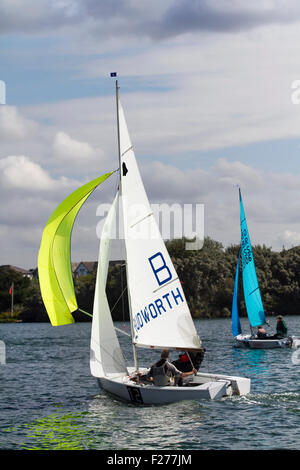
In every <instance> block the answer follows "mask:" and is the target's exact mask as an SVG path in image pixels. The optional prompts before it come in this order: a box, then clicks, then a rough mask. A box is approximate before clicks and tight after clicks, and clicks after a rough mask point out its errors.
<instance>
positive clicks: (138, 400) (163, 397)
mask: <svg viewBox="0 0 300 470" xmlns="http://www.w3.org/2000/svg"><path fill="white" fill-rule="evenodd" d="M140 371H141V372H142V373H143V372H144V373H146V372H147V369H144V370H143V369H140ZM132 372H133V369H132ZM129 373H130V370H129ZM98 382H99V385H100V387H101V388H102V389H103V390H105V391H106V392H109V393H111V394H112V395H114V396H115V397H116V398H118V399H120V400H122V401H125V402H131V403H134V404H139V405H159V404H167V403H174V402H178V401H182V400H200V399H206V400H217V399H220V398H222V397H226V396H232V395H247V394H248V393H250V379H247V378H244V377H232V376H226V375H219V374H206V373H198V374H197V375H196V376H193V381H192V384H191V383H190V384H189V385H188V386H183V387H178V386H176V387H175V386H166V387H157V386H154V385H152V384H147V385H144V384H138V383H136V382H134V381H133V380H132V376H128V375H126V376H120V375H118V376H115V377H98Z"/></svg>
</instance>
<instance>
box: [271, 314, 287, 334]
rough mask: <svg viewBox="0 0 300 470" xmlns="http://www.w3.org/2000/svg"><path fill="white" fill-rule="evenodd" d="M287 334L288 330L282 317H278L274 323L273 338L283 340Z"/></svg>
mask: <svg viewBox="0 0 300 470" xmlns="http://www.w3.org/2000/svg"><path fill="white" fill-rule="evenodd" d="M287 332H288V329H287V326H286V324H285V321H284V320H283V317H282V315H278V317H277V323H276V334H275V335H274V336H275V337H277V338H284V337H285V336H287Z"/></svg>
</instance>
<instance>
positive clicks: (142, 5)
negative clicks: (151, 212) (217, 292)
mask: <svg viewBox="0 0 300 470" xmlns="http://www.w3.org/2000/svg"><path fill="white" fill-rule="evenodd" d="M110 72H117V73H118V80H119V85H120V93H121V100H122V104H123V107H124V110H125V114H126V119H127V124H128V128H129V132H130V135H131V139H132V142H133V145H134V150H135V154H136V157H137V160H138V163H139V166H140V170H141V174H142V177H143V181H144V184H145V188H146V191H147V193H148V196H149V200H150V202H151V203H156V204H157V203H161V204H162V203H168V204H174V203H180V204H184V203H192V204H204V233H205V235H206V236H210V237H212V238H214V239H215V240H218V241H220V242H221V243H222V244H223V246H224V247H226V246H228V245H231V244H237V243H240V224H239V200H238V189H237V185H239V186H240V188H241V191H242V195H243V200H244V206H245V212H246V216H247V220H248V228H249V232H250V236H251V241H252V244H253V245H255V244H261V245H262V244H265V245H266V246H268V247H272V249H274V250H278V251H280V250H281V249H282V247H283V246H284V247H285V248H290V247H292V246H297V245H298V244H300V92H299V90H300V81H299V80H300V4H299V2H297V1H296V0H286V1H285V2H282V1H279V0H253V1H252V2H245V1H242V0H165V1H164V2H161V1H158V0H152V1H151V2H149V1H148V0H147V1H146V0H101V1H97V0H0V80H1V81H2V82H4V83H5V85H6V104H0V200H1V205H0V246H1V251H0V265H3V264H11V265H15V266H19V267H23V268H34V267H36V266H37V257H38V250H39V245H40V240H41V236H42V232H43V228H44V226H45V224H46V222H47V220H48V218H49V216H50V215H51V213H52V212H53V211H54V209H55V208H56V206H57V205H58V204H59V203H60V202H61V201H62V200H63V199H64V198H65V197H67V196H68V195H69V194H70V193H71V192H72V191H73V190H75V189H76V188H77V187H79V186H80V185H82V184H84V183H85V182H87V181H89V180H91V179H93V178H95V177H97V176H99V175H101V174H102V173H105V172H108V171H111V170H115V169H117V167H118V150H117V129H116V110H115V83H114V80H113V79H112V78H110ZM115 188H116V176H115V175H114V176H112V177H111V178H110V179H109V180H107V181H106V182H105V184H103V185H102V187H101V189H100V188H99V189H98V190H97V191H96V192H95V193H94V194H93V195H92V196H91V198H90V199H89V201H88V202H87V203H86V204H85V205H84V207H83V209H82V210H81V211H80V214H79V216H78V220H77V222H76V223H75V226H74V230H73V235H72V237H73V238H72V260H73V261H74V262H76V261H81V260H86V261H89V260H95V259H97V252H98V243H99V240H98V238H97V230H96V228H97V224H98V223H99V220H100V219H99V215H97V208H98V207H99V204H100V203H108V204H109V203H111V202H112V200H113V197H114V192H115Z"/></svg>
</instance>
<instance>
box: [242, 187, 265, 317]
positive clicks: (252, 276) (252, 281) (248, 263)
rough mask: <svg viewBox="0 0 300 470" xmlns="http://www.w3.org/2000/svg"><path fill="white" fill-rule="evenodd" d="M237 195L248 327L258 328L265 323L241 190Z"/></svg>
mask: <svg viewBox="0 0 300 470" xmlns="http://www.w3.org/2000/svg"><path fill="white" fill-rule="evenodd" d="M239 194H240V217H241V254H242V269H243V288H244V298H245V303H246V309H247V314H248V318H249V322H250V325H251V326H259V325H262V324H264V323H265V322H266V319H265V312H264V307H263V304H262V300H261V295H260V290H259V285H258V281H257V276H256V270H255V264H254V258H253V253H252V248H251V243H250V237H249V233H248V227H247V222H246V216H245V212H244V207H243V201H242V195H241V190H239Z"/></svg>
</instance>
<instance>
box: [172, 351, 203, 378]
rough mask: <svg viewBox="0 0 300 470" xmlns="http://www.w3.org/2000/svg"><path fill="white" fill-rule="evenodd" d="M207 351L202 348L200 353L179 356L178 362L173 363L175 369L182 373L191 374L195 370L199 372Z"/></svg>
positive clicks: (192, 352)
mask: <svg viewBox="0 0 300 470" xmlns="http://www.w3.org/2000/svg"><path fill="white" fill-rule="evenodd" d="M205 351H206V349H205V348H201V349H199V350H198V351H195V352H194V351H189V352H188V353H183V354H179V358H178V359H176V361H172V364H174V366H175V367H177V369H178V370H180V371H181V372H190V371H191V370H192V369H193V368H195V369H196V370H197V371H198V370H199V368H200V366H201V364H202V361H203V358H204V354H205Z"/></svg>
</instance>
